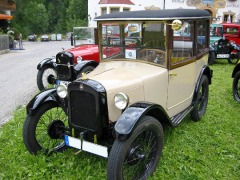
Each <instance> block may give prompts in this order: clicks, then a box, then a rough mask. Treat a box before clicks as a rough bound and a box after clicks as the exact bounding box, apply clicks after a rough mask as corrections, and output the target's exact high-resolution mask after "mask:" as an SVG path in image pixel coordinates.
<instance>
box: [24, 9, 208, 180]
mask: <svg viewBox="0 0 240 180" xmlns="http://www.w3.org/2000/svg"><path fill="white" fill-rule="evenodd" d="M95 20H96V21H97V24H98V42H99V53H100V63H99V65H98V66H97V67H96V68H95V69H94V70H93V71H91V72H90V73H88V74H83V76H81V77H80V78H78V79H76V80H74V81H72V82H71V81H68V82H66V83H65V82H63V81H61V82H60V84H59V86H58V87H57V89H56V88H52V89H48V90H45V91H42V92H40V93H39V94H38V95H36V96H35V97H34V98H33V99H32V100H31V101H30V102H29V104H28V105H27V117H26V120H25V122H24V127H23V139H24V144H25V146H26V148H27V150H28V151H29V152H30V153H32V154H37V153H38V152H40V151H41V152H47V153H49V152H51V151H63V150H65V149H66V148H67V147H69V148H70V147H72V148H76V149H79V150H82V151H86V152H90V153H93V154H96V155H99V156H102V157H105V158H108V165H107V178H108V179H111V180H118V179H147V177H148V176H151V175H152V174H153V172H154V170H155V168H156V167H157V165H158V161H159V160H160V158H161V155H162V149H163V146H164V128H163V127H165V126H173V127H174V126H178V125H179V124H180V122H181V121H182V120H183V119H184V118H185V117H186V116H187V115H188V114H191V117H192V119H193V121H199V120H200V119H201V118H202V116H203V115H204V114H205V112H206V108H207V104H208V96H209V84H211V78H212V70H211V69H210V68H209V67H208V65H207V63H208V62H207V60H208V51H209V49H208V48H206V47H209V41H208V39H209V32H208V31H206V29H209V24H210V23H209V22H210V20H211V15H210V14H209V12H208V11H205V10H198V9H174V10H146V11H128V12H120V13H112V14H105V15H102V16H100V17H97V18H95ZM136 20H137V21H136ZM133 23H138V25H139V26H138V27H139V30H140V31H141V33H139V35H140V37H138V40H139V41H140V43H135V42H137V41H133V43H132V44H130V43H126V41H125V40H126V39H129V35H128V33H125V32H126V31H125V27H127V26H128V25H130V24H133ZM109 25H110V26H114V27H115V28H117V29H118V31H119V34H116V37H118V38H119V39H118V41H116V42H118V43H115V44H114V43H112V44H109V43H108V41H106V40H108V39H109V38H108V34H106V33H104V31H103V30H104V28H105V27H106V26H109ZM199 27H202V28H199ZM198 29H201V30H199V31H197V30H198ZM175 31H182V32H186V31H188V32H189V36H187V37H186V36H175V34H181V33H175ZM198 36H201V38H203V37H205V40H202V41H201V43H202V44H200V43H199V42H197V41H196V39H197V37H198ZM116 37H115V39H116ZM110 40H111V39H110ZM63 56H65V58H64V59H60V60H59V61H60V62H62V61H63V60H66V61H67V60H69V59H70V57H71V58H73V56H71V55H70V53H67V52H65V53H63ZM61 57H62V55H60V56H58V57H57V62H58V58H61ZM67 57H68V58H67ZM70 62H72V61H70ZM70 62H69V63H68V64H69V66H71V65H72V64H71V63H70ZM57 67H58V65H57ZM66 70H67V69H66ZM196 133H197V132H196ZM172 158H174V157H172Z"/></svg>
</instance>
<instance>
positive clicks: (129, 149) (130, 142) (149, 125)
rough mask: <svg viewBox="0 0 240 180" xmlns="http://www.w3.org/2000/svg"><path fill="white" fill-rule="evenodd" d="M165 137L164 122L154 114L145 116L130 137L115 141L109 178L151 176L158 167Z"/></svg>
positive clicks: (120, 178) (113, 179) (117, 179)
mask: <svg viewBox="0 0 240 180" xmlns="http://www.w3.org/2000/svg"><path fill="white" fill-rule="evenodd" d="M163 139H164V133H163V128H162V125H161V124H160V123H159V122H158V121H157V120H156V119H155V118H153V117H150V116H144V117H142V119H141V120H140V121H139V122H138V124H137V126H136V128H135V129H134V130H133V132H132V134H131V135H130V137H129V138H128V139H127V140H124V141H120V140H118V139H116V140H115V141H114V144H113V147H112V149H111V152H110V155H109V158H108V169H107V176H108V179H109V180H122V179H147V177H148V176H151V175H152V174H153V172H154V170H155V169H156V166H157V164H158V161H159V159H160V156H161V154H162V149H163Z"/></svg>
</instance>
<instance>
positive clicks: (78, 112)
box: [70, 91, 97, 131]
mask: <svg viewBox="0 0 240 180" xmlns="http://www.w3.org/2000/svg"><path fill="white" fill-rule="evenodd" d="M70 102H71V108H70V111H71V112H70V113H71V123H72V124H73V125H74V126H77V127H80V128H84V129H90V130H93V131H95V130H97V122H96V120H97V108H96V107H97V105H96V97H95V96H94V95H93V94H91V93H88V92H83V91H71V92H70Z"/></svg>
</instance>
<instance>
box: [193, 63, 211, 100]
mask: <svg viewBox="0 0 240 180" xmlns="http://www.w3.org/2000/svg"><path fill="white" fill-rule="evenodd" d="M203 75H206V76H207V77H208V82H209V84H212V76H213V70H211V69H210V68H209V67H208V66H206V65H205V66H204V67H203V68H202V70H201V72H200V74H199V76H198V80H197V83H196V86H195V89H194V93H193V100H192V105H194V104H195V102H196V99H197V94H198V89H199V86H200V82H201V79H202V76H203Z"/></svg>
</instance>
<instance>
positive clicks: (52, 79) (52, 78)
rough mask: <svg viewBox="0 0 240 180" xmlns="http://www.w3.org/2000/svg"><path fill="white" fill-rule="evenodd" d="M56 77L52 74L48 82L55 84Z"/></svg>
mask: <svg viewBox="0 0 240 180" xmlns="http://www.w3.org/2000/svg"><path fill="white" fill-rule="evenodd" d="M55 81H56V80H55V77H54V75H52V74H50V75H49V76H48V78H47V82H48V83H49V84H55Z"/></svg>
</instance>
